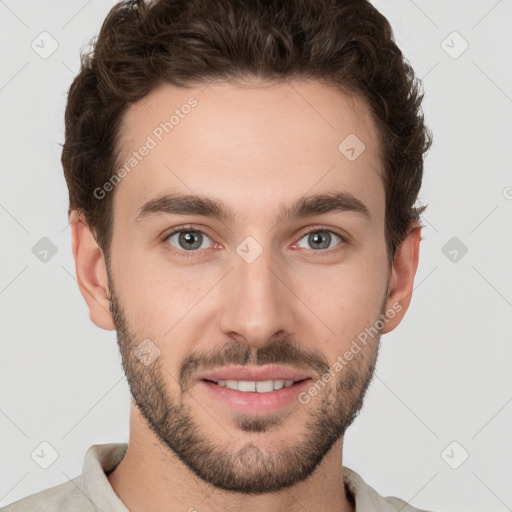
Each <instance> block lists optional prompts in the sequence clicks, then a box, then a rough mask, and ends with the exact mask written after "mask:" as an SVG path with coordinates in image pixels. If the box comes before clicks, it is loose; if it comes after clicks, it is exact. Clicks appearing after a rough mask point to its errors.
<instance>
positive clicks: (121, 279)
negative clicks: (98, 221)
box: [71, 80, 421, 512]
mask: <svg viewBox="0 0 512 512" xmlns="http://www.w3.org/2000/svg"><path fill="white" fill-rule="evenodd" d="M190 97H194V98H195V99H196V100H197V101H198V105H197V106H196V107H195V108H194V109H193V110H192V111H191V112H190V114H188V115H187V116H186V117H185V118H184V119H182V120H180V123H179V124H178V125H177V126H175V128H174V129H173V131H172V132H171V133H169V134H167V135H165V136H164V138H163V140H162V142H160V143H159V144H158V145H157V146H156V147H155V148H154V149H152V150H151V151H150V152H149V154H148V155H147V156H146V157H145V158H144V159H143V160H142V161H141V162H140V163H139V164H138V165H137V167H136V168H135V169H134V170H133V171H132V172H131V173H129V174H128V175H126V177H124V178H123V179H122V181H121V182H120V183H119V184H118V185H117V186H116V187H115V190H114V191H113V192H110V193H114V194H115V195H114V201H113V211H114V231H113V232H114V236H113V242H112V247H111V259H110V262H108V263H109V265H108V266H109V268H107V262H106V261H105V258H104V255H103V252H102V251H101V249H100V248H99V247H98V245H97V243H96V241H95V238H94V237H93V236H92V234H91V231H90V230H89V228H88V226H87V224H86V223H85V222H84V220H83V218H81V217H80V216H79V215H77V214H76V212H73V213H72V216H71V226H72V240H73V255H74V258H75V262H76V272H77V277H78V282H79V286H80V290H81V292H82V294H83V296H84V298H85V300H86V301H87V304H88V307H89V311H90V317H91V320H92V321H93V322H94V323H95V324H96V325H97V326H99V327H101V328H103V329H108V330H113V329H116V330H117V336H118V342H119V346H120V351H121V354H122V357H123V365H124V368H125V372H126V373H127V378H128V381H129V384H130V389H131V391H132V395H133V397H134V400H133V401H132V406H131V413H130V438H129V445H128V446H129V447H128V450H127V453H126V456H125V458H124V459H123V460H122V461H121V462H120V464H119V465H118V466H117V468H116V469H115V471H113V472H112V473H110V474H109V475H108V479H109V481H110V483H111V485H112V487H113V489H114V491H115V492H116V493H117V495H118V496H119V497H120V498H121V500H122V501H123V502H124V503H125V504H126V506H127V507H128V508H129V509H130V510H131V511H135V512H137V511H142V510H153V511H174V510H194V509H197V510H200V511H201V512H208V511H217V510H224V511H225V512H234V511H239V510H261V511H268V512H278V511H285V510H286V511H287V512H294V511H299V510H312V511H313V510H322V511H343V512H347V511H353V510H354V508H353V506H352V504H351V503H350V500H349V496H348V495H347V492H345V489H344V486H343V469H342V453H343V434H344V432H345V430H346V428H347V427H348V426H349V425H350V423H351V422H352V421H353V419H354V417H355V416H356V415H357V413H358V411H359V410H360V408H361V405H362V402H363V397H364V394H365V391H366V389H367V387H368V384H369V382H370V380H371V377H372V375H373V370H374V367H375V362H376V359H377V354H378V346H379V342H380V335H381V334H384V333H387V332H389V331H391V330H393V329H394V328H395V327H396V326H397V325H398V324H399V323H400V322H401V320H402V318H403V316H404V314H405V312H406V310H407V309H408V306H409V302H410V299H411V293H412V288H413V281H414V276H415V273H416V269H417V265H418V255H419V244H420V239H421V235H420V226H419V225H417V224H415V225H414V226H412V228H411V230H410V232H409V234H408V236H407V237H406V238H405V240H404V241H403V243H402V244H401V246H400V247H399V250H398V251H397V253H396V256H395V258H394V261H393V262H392V265H389V264H388V259H387V257H386V245H385V236H384V214H385V193H384V187H383V182H382V166H381V161H380V153H379V148H380V143H379V138H378V135H377V131H376V127H375V124H374V123H373V121H372V119H371V117H370V114H369V110H368V108H367V106H366V104H365V103H364V102H363V101H362V100H360V99H359V98H358V97H356V96H345V95H343V94H341V93H339V92H336V91H334V90H332V89H330V88H328V87H326V86H324V85H322V84H320V83H318V82H315V81H298V80H295V81H290V82H287V83H282V84H279V85H273V86H271V87H270V86H268V85H266V86H265V87H261V86H260V85H258V84H255V83H246V84H244V85H243V86H242V85H241V84H237V85H235V84H229V83H212V84H210V85H209V86H208V87H207V88H205V86H204V85H201V86H197V87H192V88H189V89H182V88H177V87H173V86H171V85H168V84H166V85H163V86H161V87H160V88H159V89H157V90H156V91H153V93H151V94H150V95H149V96H147V97H145V98H144V99H142V100H141V101H140V102H138V103H136V104H134V105H132V106H130V107H129V109H128V110H127V112H126V115H125V117H124V121H125V123H124V124H123V128H122V132H121V139H120V140H121V146H122V151H123V153H122V155H121V157H122V158H121V161H124V160H123V158H125V157H126V156H127V155H129V153H130V151H133V150H135V149H137V148H139V147H140V146H141V145H142V144H143V143H144V141H145V140H146V137H147V136H148V135H149V134H151V133H152V131H153V130H154V129H155V127H156V126H158V125H159V124H160V123H161V122H162V121H164V120H166V119H168V117H169V115H168V114H166V113H168V112H171V113H172V112H173V111H174V110H175V109H176V108H180V106H181V105H183V104H185V103H186V102H187V100H188V99H189V98H190ZM305 100H307V101H305ZM349 134H356V135H357V137H358V138H359V139H360V140H361V141H363V142H364V144H365V146H366V149H365V151H364V152H363V153H362V154H361V155H360V156H359V158H357V159H356V160H355V161H349V160H348V159H347V158H346V157H345V156H344V155H342V154H341V153H340V152H339V151H338V145H339V144H340V142H341V141H343V140H344V139H345V138H346V137H347V136H348V135H349ZM332 191H344V192H350V193H351V194H352V195H353V196H355V197H356V198H358V199H359V200H360V201H361V202H363V203H364V204H365V205H366V207H367V208H368V210H369V213H370V216H369V218H366V217H364V216H363V215H360V214H358V213H355V212H348V211H347V212H330V213H325V214H320V215H315V216H314V217H309V218H303V219H296V220H283V221H281V222H279V223H276V216H277V212H278V210H279V208H280V206H281V205H282V204H285V203H290V202H292V201H294V200H296V199H299V198H301V197H303V196H305V195H312V194H319V193H328V192H332ZM170 192H182V193H191V194H201V195H206V196H209V197H212V198H217V199H219V200H221V201H222V202H224V203H225V204H226V205H228V206H230V207H231V208H232V209H233V210H234V211H235V212H236V217H235V219H234V220H233V221H230V222H227V223H225V222H223V221H221V220H219V219H214V218H210V217H205V216H199V215H192V214H187V215H180V216H177V215H166V216H160V217H156V216H155V217H152V218H148V219H145V220H144V221H142V222H137V221H136V220H135V218H136V216H137V214H138V209H139V208H140V207H141V206H142V205H143V204H144V203H145V202H146V201H148V200H150V199H152V198H154V197H156V196H158V195H161V194H164V193H170ZM182 225H192V228H187V229H188V230H189V231H190V229H192V230H200V231H202V232H203V233H205V235H203V238H202V239H201V240H200V242H201V241H202V244H201V246H200V248H199V249H194V250H193V251H191V250H187V248H188V247H189V245H186V244H187V241H186V240H182V241H181V245H180V240H179V238H178V237H179V234H178V235H175V236H173V237H172V238H165V237H166V235H167V234H168V233H170V231H171V230H172V229H171V228H175V227H181V226H182ZM325 230H328V232H329V233H334V234H332V235H331V237H332V238H331V239H330V242H329V241H327V244H326V246H327V247H328V248H323V247H325V246H322V245H320V248H317V247H318V246H317V245H315V239H311V237H309V238H308V234H309V233H311V232H313V233H315V232H317V231H321V232H323V233H324V234H325ZM184 231H185V232H188V231H187V230H186V229H184ZM336 234H341V235H342V236H343V235H345V236H344V238H343V239H341V238H338V237H337V236H336ZM199 236H201V235H199ZM247 236H251V237H253V238H254V239H255V240H256V241H257V242H258V243H259V245H260V246H261V248H262V252H261V254H260V255H259V256H258V257H257V258H256V259H255V260H254V261H253V262H252V263H250V264H249V263H247V261H246V260H244V259H243V258H242V257H240V256H239V254H238V253H237V252H236V249H237V247H238V246H239V244H240V243H241V242H242V241H244V239H245V238H246V237H247ZM318 243H319V242H317V244H318ZM189 244H190V242H189ZM169 247H171V248H172V249H174V250H175V251H176V252H168V251H166V248H169ZM337 249H339V250H337ZM180 255H182V256H180ZM183 255H184V256H183ZM185 256H189V257H185ZM107 271H108V272H107ZM397 306H398V307H397ZM390 309H394V315H393V317H392V318H391V317H386V318H385V322H384V326H383V327H381V328H380V329H379V334H378V335H376V336H374V337H373V338H372V339H371V340H370V342H369V343H367V344H366V345H362V344H360V348H361V350H360V352H358V353H357V354H356V355H354V356H353V358H352V359H351V360H350V361H348V362H347V364H346V366H344V368H343V370H342V371H338V372H334V376H333V378H332V380H331V381H330V382H329V383H327V384H326V385H325V387H323V388H322V389H320V390H319V391H318V393H317V394H316V396H313V397H311V399H310V401H309V402H308V403H307V404H302V403H299V402H298V401H295V402H293V404H291V405H289V406H286V407H285V408H283V410H281V411H280V412H279V413H277V414H272V415H266V414H253V415H250V414H238V413H236V412H235V411H233V410H232V409H230V408H229V407H228V406H227V405H225V404H223V403H220V402H218V401H216V399H215V398H212V397H211V396H210V395H209V394H208V393H206V391H205V390H204V389H202V387H201V386H200V385H199V383H198V382H197V381H196V380H195V379H196V378H197V377H198V375H199V373H200V372H201V371H203V370H207V369H208V370H210V369H215V368H218V367H220V366H225V365H230V364H234V363H236V362H237V361H241V360H244V361H246V362H247V363H249V364H250V365H251V366H257V362H261V361H263V359H261V358H262V357H263V356H266V359H265V361H266V362H267V363H272V362H276V363H281V364H286V365H288V366H291V367H302V368H306V369H308V370H309V371H310V373H311V374H312V375H315V376H316V378H320V377H321V376H322V371H321V369H322V368H324V369H325V368H326V366H331V365H333V363H334V362H335V361H336V360H338V357H339V356H342V355H343V354H344V353H345V352H346V351H347V350H348V349H350V347H351V343H352V342H353V340H354V339H356V337H357V335H358V334H359V333H361V332H363V331H364V330H365V328H368V327H370V326H374V325H375V323H376V321H377V320H379V318H382V317H379V315H385V314H386V311H388V310H390ZM144 339H150V340H151V342H152V343H153V344H154V345H152V346H153V347H157V348H158V350H159V351H160V352H159V355H158V357H157V358H156V359H155V360H154V361H153V362H152V363H151V364H149V365H144V364H142V363H141V361H140V360H139V359H138V358H137V357H135V355H134V354H135V349H136V348H137V346H138V345H139V344H140V343H141V341H142V340H144ZM228 348H230V349H231V350H230V351H228V350H227V349H228ZM272 349H273V350H272ZM215 354H216V355H217V358H214V357H213V356H214V355H215ZM191 356H195V357H196V363H198V365H196V366H194V365H192V364H191ZM257 356H259V357H260V359H258V358H257ZM244 358H246V359H244ZM316 378H315V380H316Z"/></svg>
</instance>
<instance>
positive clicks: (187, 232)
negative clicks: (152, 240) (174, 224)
mask: <svg viewBox="0 0 512 512" xmlns="http://www.w3.org/2000/svg"><path fill="white" fill-rule="evenodd" d="M208 240H210V241H211V238H210V237H209V236H208V235H207V234H206V233H203V232H202V231H199V230H197V229H192V228H190V229H189V228H183V227H182V228H179V229H176V230H175V231H173V232H172V233H169V234H168V235H167V236H166V237H165V239H164V241H165V242H166V243H168V245H170V247H168V248H167V249H168V250H169V251H171V252H175V251H176V252H183V251H185V252H198V250H200V249H208V248H209V246H208Z"/></svg>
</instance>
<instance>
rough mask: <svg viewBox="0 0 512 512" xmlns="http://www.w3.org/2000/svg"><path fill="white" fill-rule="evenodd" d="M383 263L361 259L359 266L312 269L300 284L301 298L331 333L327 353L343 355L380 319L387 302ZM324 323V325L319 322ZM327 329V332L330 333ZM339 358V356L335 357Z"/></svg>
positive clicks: (314, 317)
mask: <svg viewBox="0 0 512 512" xmlns="http://www.w3.org/2000/svg"><path fill="white" fill-rule="evenodd" d="M386 272H387V271H386V266H385V263H384V262H383V261H380V262H376V261H375V260H374V259H373V258H368V259H364V258H363V257H358V262H357V264H347V265H340V266H339V267H334V266H332V267H330V268H328V267H325V268H318V269H316V270H314V269H311V270H310V271H308V272H307V273H304V275H305V276H307V277H303V278H301V279H300V280H298V281H297V292H296V293H297V295H298V296H299V297H303V298H304V299H303V300H304V302H305V304H307V305H308V306H309V308H310V309H311V311H312V312H313V313H314V315H312V316H311V318H312V319H314V320H315V324H316V323H318V328H316V327H315V330H318V329H321V330H322V331H323V332H327V337H323V339H324V340H326V343H327V345H326V346H325V347H322V348H323V349H324V350H325V351H326V353H331V352H332V354H331V356H333V354H334V352H333V350H334V351H336V353H339V352H340V351H344V350H345V347H346V346H348V345H350V343H351V341H352V340H353V339H354V338H355V337H357V335H358V334H359V333H361V332H362V331H364V329H365V328H367V327H369V326H372V325H374V324H375V322H376V321H377V320H378V318H379V314H380V312H381V307H382V303H383V301H384V297H385V292H386V285H387V273H386ZM318 319H321V322H320V321H318ZM326 326H327V328H328V329H327V331H326ZM333 357H334V358H335V356H333Z"/></svg>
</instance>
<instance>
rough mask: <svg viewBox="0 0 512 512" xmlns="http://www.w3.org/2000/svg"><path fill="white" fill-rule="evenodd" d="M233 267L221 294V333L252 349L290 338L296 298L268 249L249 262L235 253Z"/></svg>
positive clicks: (281, 267)
mask: <svg viewBox="0 0 512 512" xmlns="http://www.w3.org/2000/svg"><path fill="white" fill-rule="evenodd" d="M233 265H234V268H233V269H232V270H231V272H229V274H228V276H227V278H226V279H224V280H223V288H222V292H221V293H222V298H221V300H222V304H221V313H220V328H221V330H222V332H223V333H224V334H226V335H227V336H228V337H230V338H233V339H235V340H237V341H240V342H244V343H246V344H248V345H251V346H253V347H254V348H259V347H262V346H264V345H266V344H267V343H268V342H269V341H270V340H271V339H272V338H276V337H279V339H281V338H286V337H289V336H291V335H292V334H293V333H294V327H295V325H296V322H295V317H294V314H293V313H294V307H295V304H296V301H297V299H296V298H295V296H294V295H293V292H292V291H291V290H290V279H289V276H288V275H287V274H288V273H287V272H286V271H285V270H284V269H283V265H277V262H276V261H275V260H273V258H272V254H271V251H270V250H269V249H265V250H263V252H262V253H261V254H260V255H259V256H258V257H257V258H256V259H255V260H254V261H252V262H251V263H249V262H248V261H246V260H245V259H244V258H242V257H239V256H238V254H236V255H235V257H234V263H233Z"/></svg>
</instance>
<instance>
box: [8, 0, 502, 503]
mask: <svg viewBox="0 0 512 512" xmlns="http://www.w3.org/2000/svg"><path fill="white" fill-rule="evenodd" d="M112 5H114V2H113V1H107V0H89V1H84V0H72V1H67V2H55V1H53V2H52V1H48V2H39V1H35V0H31V1H29V0H24V1H18V2H15V1H14V0H0V38H1V39H0V52H1V54H0V58H1V66H0V109H1V117H0V130H1V131H0V140H1V144H2V146H1V152H0V169H1V182H0V225H1V234H2V242H1V247H2V251H1V254H2V260H1V261H2V264H1V265H0V315H1V326H2V331H1V339H2V341H1V343H2V345H1V357H0V364H1V369H0V370H1V371H0V390H1V396H0V432H1V438H0V449H1V456H0V505H7V504H8V503H11V502H13V501H16V500H18V499H20V498H22V497H24V496H26V495H28V494H31V493H34V492H37V491H39V490H42V489H45V488H47V487H50V486H54V485H57V484H60V483H62V482H65V481H67V480H68V479H70V478H73V477H75V476H77V475H78V474H79V473H80V472H81V470H82V462H83V457H84V454H85V452H86V450H87V448H88V447H89V446H90V445H92V444H95V443H108V442H126V441H127V439H128V411H129V391H128V386H127V383H126V380H125V378H124V374H123V371H122V368H121V364H120V361H121V360H120V356H119V353H118V348H117V344H116V338H115V333H114V332H106V331H102V330H101V329H99V328H97V327H96V326H95V325H94V324H93V323H92V322H91V321H90V319H89V316H88V310H87V308H86V304H85V301H84V300H83V298H82V296H81V294H80V292H79V289H78V286H77V283H76V278H75V270H74V262H73V258H72V253H71V242H70V230H69V227H68V225H67V224H68V221H67V206H68V203H67V189H66V185H65V181H64V177H63V173H62V168H61V165H60V149H61V147H60V146H59V143H62V142H63V115H64V107H65V99H66V93H67V89H68V88H69V85H70V84H71V81H72V79H73V77H74V75H75V73H76V72H77V70H78V67H79V52H80V49H81V48H82V47H83V46H84V45H85V44H86V43H87V42H88V41H89V39H90V38H91V37H92V36H94V35H96V34H97V32H98V31H99V28H100V26H101V23H102V22H103V19H104V18H105V16H106V14H107V12H108V11H109V10H110V8H111V7H112ZM375 5H376V7H377V8H378V9H379V10H381V12H382V13H383V14H384V15H385V16H386V17H388V19H389V20H390V22H391V24H392V26H393V28H394V30H395V36H396V39H397V42H398V44H399V46H400V47H401V48H402V50H403V52H404V54H405V55H406V57H407V58H408V59H409V60H410V62H411V63H412V65H413V67H414V69H415V71H416V73H417V75H418V76H419V77H421V78H423V80H424V87H425V91H426V96H425V100H424V112H425V116H426V120H427V123H428V125H429V127H430V128H431V129H432V131H433V133H434V145H433V147H432V149H431V151H430V153H429V155H428V157H427V159H426V162H425V178H424V185H423V188H422V192H421V195H420V202H421V203H422V204H425V203H426V204H428V209H427V211H426V212H425V214H424V216H423V223H424V224H425V225H426V227H425V229H424V232H423V236H424V240H423V241H422V246H421V256H420V263H419V269H418V273H417V277H416V281H415V291H414V294H413V299H412V304H411V307H410V309H409V311H408V313H407V315H406V317H405V319H404V321H403V322H402V324H401V325H400V326H399V327H398V328H397V329H396V330H395V331H394V332H392V333H390V334H388V335H385V336H384V337H383V338H382V341H381V351H380V357H379V361H378V365H377V371H376V375H375V378H374V380H373V383H372V385H371V387H370V389H369V392H368V395H367V397H366V402H365V405H364V407H363V410H362V412H361V414H360V415H359V416H358V418H357V419H356V420H355V422H354V424H353V425H352V426H351V427H350V428H349V430H348V432H347V434H346V437H345V453H344V460H343V464H344V465H346V466H348V467H350V468H352V469H354V470H356V471H357V472H359V473H360V474H361V475H362V476H363V478H364V479H365V480H366V481H367V482H368V483H369V484H370V485H372V486H373V487H374V488H376V489H377V490H378V492H379V493H380V494H382V495H384V496H387V495H393V496H399V497H401V498H403V499H405V500H407V501H409V502H410V503H411V504H412V505H414V506H416V507H419V508H425V509H428V510H435V511H451V512H457V511H464V512H470V511H479V512H480V511H482V510H485V511H486V512H502V511H503V512H504V511H507V510H512V485H511V482H512V372H511V370H510V369H511V363H512V343H511V331H512V328H511V324H510V321H509V319H510V317H511V313H512V270H511V267H512V265H511V262H512V242H511V240H512V237H511V232H512V231H511V228H512V218H511V214H512V172H511V166H512V144H511V143H510V142H511V140H512V128H511V122H510V120H511V116H512V65H511V60H512V59H511V57H510V48H511V47H512V35H511V31H510V22H511V21H512V1H511V0H500V1H496V0H478V1H477V0H472V1H467V0H466V1H463V0H452V1H450V2H446V1H444V0H428V1H427V0H415V1H412V0H378V1H376V2H375ZM42 32H47V33H48V34H49V35H50V36H48V35H41V33H42ZM454 32H456V33H454ZM41 38H45V39H44V41H45V44H44V48H45V50H44V51H47V52H49V51H50V50H52V44H54V45H55V44H58V47H57V48H56V49H55V51H54V52H53V53H52V54H51V55H49V56H46V57H47V58H42V56H41V55H40V53H41V52H43V49H42V48H41V47H42V46H43V45H42V44H41V42H40V41H41ZM52 40H55V41H56V43H52ZM33 41H35V43H34V46H35V44H36V43H38V41H39V43H38V44H39V53H38V52H36V51H35V50H34V49H33V47H32V46H31V45H32V42H33ZM466 45H468V47H467V49H465V48H466ZM464 49H465V51H463V50H464ZM43 53H44V52H43ZM43 237H47V238H48V239H49V240H51V242H52V244H54V246H55V250H56V253H55V254H54V255H52V253H49V256H48V260H47V261H46V262H43V261H40V259H39V258H38V257H36V255H35V254H34V252H36V253H37V251H35V250H34V251H33V248H34V246H36V248H37V247H38V246H37V245H36V244H38V243H42V242H40V240H41V239H42V238H43ZM46 243H47V242H46ZM466 250H467V252H465V251H466ZM454 251H455V252H454ZM42 442H47V443H49V444H50V445H51V446H52V447H53V448H54V449H55V450H56V451H57V453H58V457H57V459H56V460H55V462H53V464H52V465H51V466H50V467H49V468H48V469H43V468H41V467H40V466H39V465H38V464H36V462H35V461H34V460H33V459H32V457H31V453H33V451H34V450H35V449H36V448H38V447H40V445H41V443H42ZM466 457H467V458H466ZM464 459H465V460H464ZM455 467H456V468H455Z"/></svg>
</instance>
